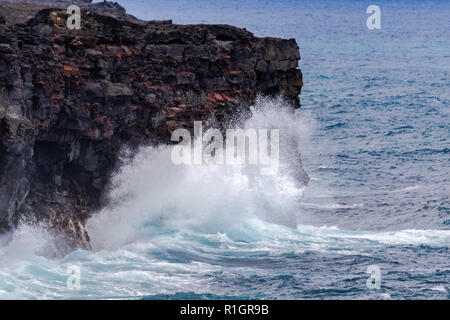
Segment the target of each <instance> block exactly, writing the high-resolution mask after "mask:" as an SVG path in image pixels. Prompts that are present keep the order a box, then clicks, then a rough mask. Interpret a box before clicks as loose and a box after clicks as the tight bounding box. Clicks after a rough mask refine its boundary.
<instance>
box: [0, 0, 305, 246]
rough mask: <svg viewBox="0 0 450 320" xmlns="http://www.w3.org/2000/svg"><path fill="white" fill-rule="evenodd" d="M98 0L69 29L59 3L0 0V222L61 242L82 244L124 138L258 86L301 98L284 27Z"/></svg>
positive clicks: (236, 101)
mask: <svg viewBox="0 0 450 320" xmlns="http://www.w3.org/2000/svg"><path fill="white" fill-rule="evenodd" d="M81 2H86V3H88V2H89V1H81ZM91 5H92V4H91ZM99 6H101V5H98V4H97V7H96V9H95V8H94V9H95V10H94V9H93V8H91V7H89V5H86V6H82V8H83V10H82V12H81V29H80V30H69V29H68V28H67V26H66V20H67V19H68V16H69V15H68V14H67V12H66V8H64V7H61V6H49V5H48V4H45V5H43V4H29V3H27V4H23V3H0V138H1V139H0V233H5V232H9V231H13V230H14V229H15V228H16V227H17V226H18V225H19V224H20V223H24V222H32V223H40V224H42V225H43V226H45V227H46V228H47V229H48V230H50V231H51V232H52V233H53V234H54V235H55V236H56V237H57V240H58V241H56V242H55V246H56V251H57V252H59V253H60V254H66V253H68V252H70V251H71V250H73V249H74V248H89V236H88V234H87V233H86V232H85V231H84V227H83V226H84V223H85V221H86V219H87V218H88V217H89V215H90V213H91V212H93V211H94V210H96V209H98V207H99V206H100V205H101V204H100V200H99V199H101V197H102V194H103V192H104V191H105V187H106V186H107V184H108V179H109V176H110V174H111V172H112V170H113V169H114V168H115V165H116V162H117V155H118V153H119V151H120V149H121V148H122V147H123V146H124V145H127V146H130V147H138V146H139V145H142V144H157V143H165V142H167V141H168V140H169V138H170V134H171V132H172V131H173V130H175V129H176V128H180V127H184V128H189V129H192V126H193V121H194V120H203V121H211V119H214V121H215V122H216V123H219V124H220V125H225V124H226V123H227V122H228V121H230V119H231V118H232V115H233V114H234V113H235V112H236V111H237V110H238V109H239V112H245V111H246V110H242V109H243V108H244V109H245V108H247V107H246V106H249V105H251V104H252V102H253V101H254V99H255V97H256V95H257V94H258V93H262V94H265V95H283V96H284V97H285V98H286V99H287V100H288V101H289V102H290V103H291V104H292V105H293V106H294V107H299V106H300V104H299V94H300V90H301V87H302V74H301V71H300V70H299V69H298V61H299V59H300V54H299V48H298V46H297V44H296V42H295V40H294V39H289V40H284V39H278V38H257V37H255V36H254V35H253V34H252V33H251V32H248V31H246V30H245V29H239V28H235V27H232V26H228V25H174V24H171V23H170V21H148V22H145V21H140V20H138V19H136V18H134V17H132V16H129V15H127V14H126V13H124V11H123V12H122V11H121V9H120V8H119V7H120V6H119V7H117V5H111V4H103V6H104V7H105V8H112V7H111V6H116V9H117V10H118V11H117V10H116V9H114V10H116V11H114V10H112V9H111V10H112V11H111V10H110V12H112V14H109V13H108V12H106V11H105V12H102V10H100V9H98V8H101V7H99ZM120 12H122V13H123V15H120V14H119V13H120Z"/></svg>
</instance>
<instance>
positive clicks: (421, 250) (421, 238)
mask: <svg viewBox="0 0 450 320" xmlns="http://www.w3.org/2000/svg"><path fill="white" fill-rule="evenodd" d="M119 3H120V4H122V5H123V6H124V7H126V8H127V10H128V11H129V12H130V13H131V14H134V15H135V16H137V17H139V18H144V19H173V22H174V23H180V24H196V23H219V24H231V25H235V26H238V27H245V28H246V29H247V30H249V31H251V32H253V33H254V34H255V35H256V36H277V37H283V38H295V39H296V40H297V43H298V44H299V46H300V51H301V55H302V60H301V62H300V68H301V69H302V71H303V75H304V83H305V84H304V87H303V91H302V94H301V101H302V108H301V109H299V110H298V111H297V113H296V116H295V117H294V118H291V119H286V117H287V116H286V115H284V114H283V113H282V112H277V111H276V110H277V104H278V103H281V102H279V101H278V102H277V101H269V100H267V101H264V100H263V101H260V104H262V105H263V106H262V108H261V109H262V110H266V111H264V112H263V114H259V115H258V114H256V115H255V116H254V118H253V119H250V123H249V125H250V126H252V125H254V126H259V125H267V124H268V123H269V125H271V126H274V125H277V124H280V125H284V126H286V127H287V128H288V129H289V132H290V134H292V135H293V136H295V137H297V139H298V145H299V149H300V151H301V153H302V157H303V164H304V167H305V169H306V170H307V172H308V173H309V175H310V177H311V182H310V184H309V185H308V186H307V187H306V188H300V189H299V188H298V187H297V186H296V185H295V183H293V182H292V178H291V177H288V176H282V175H280V176H277V177H271V178H267V179H261V180H260V181H258V183H256V184H253V185H250V184H249V181H248V179H247V177H246V176H245V175H244V174H240V173H239V172H235V173H233V174H230V173H229V172H224V169H223V168H215V167H214V168H213V167H202V166H197V167H189V168H181V167H177V168H175V169H174V168H172V167H171V165H170V164H168V163H167V154H168V150H166V149H164V148H161V149H152V148H144V149H142V150H141V151H140V153H139V154H138V155H137V156H136V158H134V159H133V160H130V161H125V164H124V166H123V167H122V169H121V170H120V171H119V172H117V174H116V175H115V176H114V177H113V184H112V185H113V187H112V189H111V192H110V196H109V199H110V204H109V205H108V206H107V207H105V208H104V209H102V210H101V211H100V212H98V213H96V214H95V215H94V216H93V218H92V219H91V220H90V221H89V222H88V225H87V229H88V231H89V233H90V235H91V238H92V244H93V247H94V250H93V251H83V250H78V251H75V252H73V253H71V254H69V255H68V256H66V257H65V258H64V259H59V260H52V259H47V258H45V257H43V256H41V255H39V254H38V253H39V249H40V248H41V247H42V246H43V245H44V244H45V241H46V235H45V234H44V233H43V232H41V231H39V230H36V228H32V227H25V226H24V227H22V228H21V229H19V230H18V231H17V232H16V234H15V236H14V239H13V241H12V242H10V243H9V244H7V245H4V246H3V247H0V298H2V299H12V298H20V299H29V298H30V299H43V298H50V299H69V298H83V299H84V298H86V299H93V298H115V299H186V298H189V299H212V298H219V299H221V298H237V299H449V298H450V249H449V247H450V199H449V195H450V140H449V133H450V124H449V114H450V19H449V13H450V1H374V2H372V1H331V0H329V1H300V0H299V1H294V0H292V1H291V0H277V1H275V0H273V1H256V0H227V1H219V0H176V1H175V0H160V1H156V0H150V1H149V0H119ZM372 4H376V5H378V6H379V7H380V9H381V29H380V30H369V29H368V28H367V26H366V20H367V18H368V17H369V14H367V13H366V9H367V7H368V6H369V5H372ZM286 216H290V217H294V218H295V220H296V224H297V227H296V228H291V227H286V226H284V225H283V224H277V223H273V221H274V220H277V221H280V220H282V219H283V217H286ZM273 217H276V219H272V218H273ZM74 267H75V268H79V271H80V276H81V277H80V279H81V281H80V287H79V289H77V288H74V289H70V288H68V287H67V279H68V274H67V272H68V268H69V269H70V268H72V270H73V268H74ZM368 268H369V269H372V270H373V269H374V268H375V270H377V271H379V277H378V278H377V279H378V280H379V281H378V282H377V281H374V282H372V281H370V280H369V285H368V284H367V282H368V279H369V277H373V276H371V274H369V273H367V270H368ZM376 276H377V275H376ZM371 279H372V278H371ZM373 284H379V286H375V287H374V285H373Z"/></svg>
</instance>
